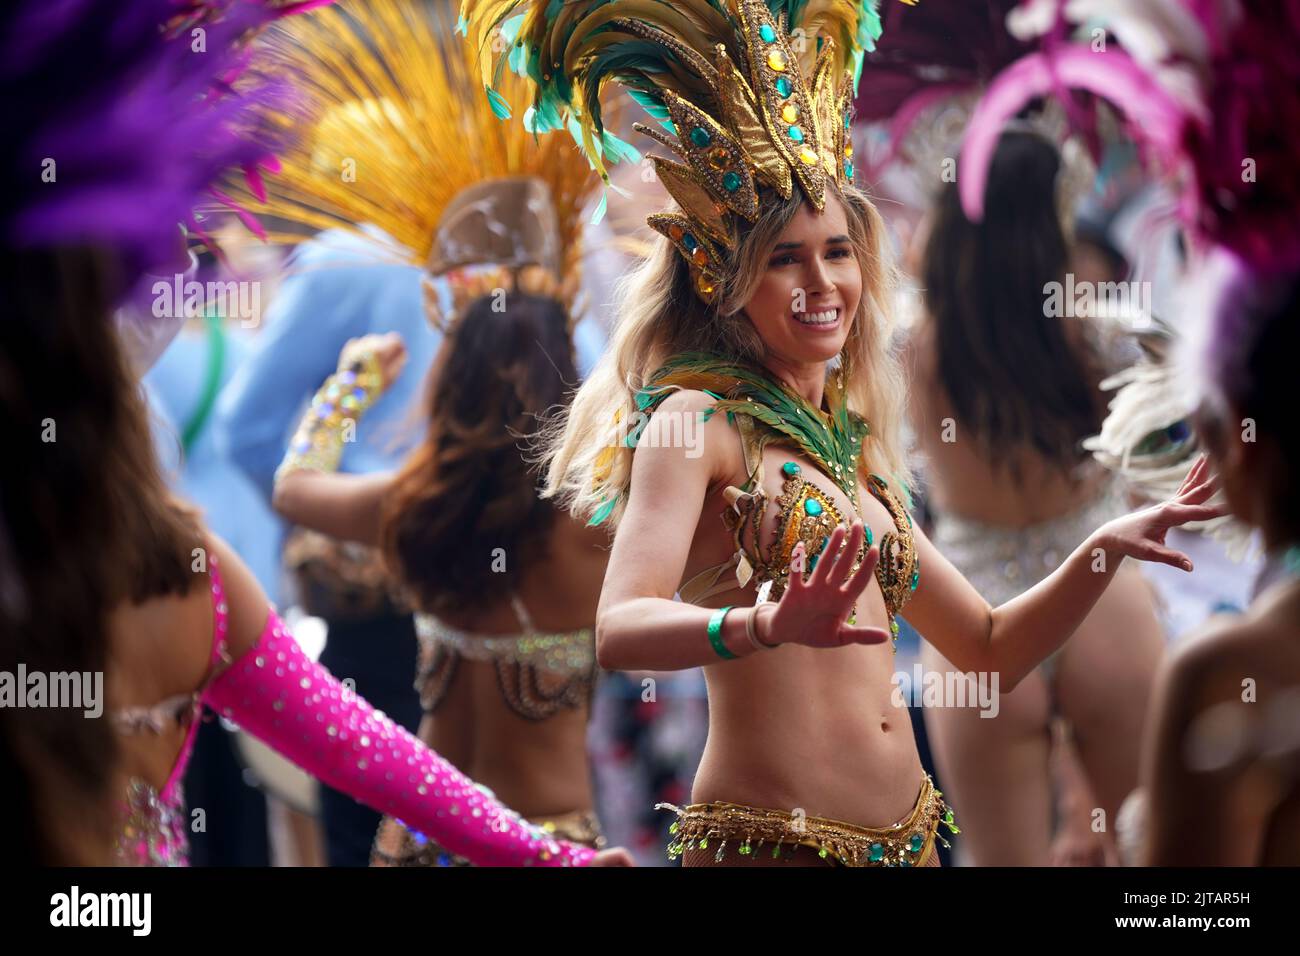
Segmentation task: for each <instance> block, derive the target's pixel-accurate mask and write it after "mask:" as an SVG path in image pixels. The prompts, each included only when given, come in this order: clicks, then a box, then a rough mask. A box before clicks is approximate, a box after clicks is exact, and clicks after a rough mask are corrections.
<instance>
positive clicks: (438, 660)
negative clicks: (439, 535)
mask: <svg viewBox="0 0 1300 956" xmlns="http://www.w3.org/2000/svg"><path fill="white" fill-rule="evenodd" d="M510 604H511V607H512V608H513V609H514V612H515V617H516V618H517V619H518V620H519V627H520V632H519V633H517V634H491V635H487V634H471V633H470V632H468V631H462V630H459V629H458V628H454V627H451V626H450V625H448V624H446V623H445V622H443V621H441V620H439V619H438V618H437V617H435V616H434V615H432V614H424V613H418V614H416V615H415V630H416V633H417V634H418V635H419V638H420V664H419V667H418V669H417V671H416V677H415V689H416V691H417V692H418V693H419V695H420V703H421V705H422V707H423V709H424V712H425V713H426V714H431V713H433V712H434V711H436V710H437V709H438V705H439V704H441V703H442V701H443V699H444V698H445V697H446V696H447V692H448V691H449V690H450V688H451V684H452V681H453V680H454V679H455V676H456V671H457V669H458V667H459V664H460V662H461V660H462V659H465V658H469V659H470V660H477V661H486V662H490V663H492V664H493V665H494V667H495V669H496V673H497V683H498V685H499V687H500V690H501V696H502V698H503V699H504V700H505V702H506V704H507V705H508V706H509V707H510V709H511V710H513V711H514V712H515V713H517V714H519V715H520V716H521V717H526V718H527V719H529V720H545V719H547V718H548V717H551V716H553V715H554V714H556V713H558V712H559V711H560V710H562V709H566V708H580V707H584V706H590V704H591V695H592V692H593V690H594V688H595V684H596V674H597V671H598V668H597V666H596V643H595V641H596V637H595V632H594V631H593V629H592V628H590V627H584V628H580V629H578V630H576V631H568V632H563V633H543V632H541V631H538V630H537V628H536V627H535V626H534V624H533V619H532V616H531V615H529V613H528V608H527V607H525V606H524V603H523V601H521V600H520V599H519V596H518V595H516V594H511V595H510Z"/></svg>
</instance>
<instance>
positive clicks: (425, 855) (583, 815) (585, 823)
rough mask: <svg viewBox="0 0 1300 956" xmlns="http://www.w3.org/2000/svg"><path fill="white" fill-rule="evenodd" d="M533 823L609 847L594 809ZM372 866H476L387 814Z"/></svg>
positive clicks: (568, 837)
mask: <svg viewBox="0 0 1300 956" xmlns="http://www.w3.org/2000/svg"><path fill="white" fill-rule="evenodd" d="M528 822H529V823H532V824H535V825H537V826H539V827H541V828H542V829H543V830H545V831H546V832H547V833H548V834H550V835H551V836H553V837H555V839H557V840H567V841H569V842H570V843H578V844H581V845H582V846H588V847H591V848H592V849H593V850H602V849H604V848H605V833H604V831H603V830H602V829H601V826H600V820H599V819H598V818H597V817H596V814H594V813H592V812H591V811H590V810H574V811H573V812H571V813H564V814H560V815H559V816H553V817H531V818H529V821H528ZM370 865H371V866H473V864H472V863H470V861H469V860H467V859H465V858H464V857H463V856H459V855H457V854H455V853H449V852H448V851H447V850H445V849H444V848H443V847H441V846H439V845H438V844H437V843H435V842H434V841H433V840H430V839H429V838H427V837H426V836H424V834H422V833H415V832H413V831H411V830H409V829H407V828H406V825H405V824H403V823H401V822H399V821H398V820H395V819H394V818H392V817H384V819H383V821H382V822H381V823H380V825H379V832H378V833H377V834H376V835H375V842H374V845H373V846H372V847H371V850H370Z"/></svg>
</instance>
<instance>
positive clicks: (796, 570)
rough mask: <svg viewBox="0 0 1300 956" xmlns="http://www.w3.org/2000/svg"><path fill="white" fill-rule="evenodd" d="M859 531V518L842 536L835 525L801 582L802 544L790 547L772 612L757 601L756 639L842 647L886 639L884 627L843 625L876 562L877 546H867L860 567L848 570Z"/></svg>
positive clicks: (861, 533)
mask: <svg viewBox="0 0 1300 956" xmlns="http://www.w3.org/2000/svg"><path fill="white" fill-rule="evenodd" d="M865 534H866V533H865V531H864V530H863V527H862V522H861V521H855V522H853V528H852V530H851V531H849V532H848V533H847V534H846V533H845V531H844V529H843V528H842V527H840V528H836V529H835V531H834V532H833V533H832V534H831V537H830V541H829V542H827V544H826V550H825V551H824V552H823V553H822V556H821V559H820V560H819V561H818V562H817V566H816V567H815V568H814V569H813V572H812V574H811V575H809V577H808V580H807V581H805V580H804V576H803V567H804V561H805V557H806V556H805V553H804V545H803V542H800V543H799V544H798V545H796V546H795V549H794V553H793V554H792V555H791V557H790V577H789V582H788V583H787V584H786V588H785V593H784V594H782V595H781V600H780V601H779V602H778V603H777V604H776V605H775V610H774V611H768V610H766V609H767V608H771V607H772V606H773V605H770V604H761V605H759V607H758V610H756V611H755V613H757V614H759V617H758V618H757V620H756V622H755V626H756V627H757V633H758V638H759V640H760V641H762V642H763V643H764V644H773V645H774V644H803V645H806V646H808V647H843V646H844V645H846V644H883V643H884V642H885V641H887V640H889V632H888V631H887V630H886V629H885V628H882V627H861V626H858V625H853V624H849V623H848V617H849V614H850V613H851V612H852V610H853V604H854V602H855V601H857V599H858V598H859V597H861V595H862V592H863V590H864V589H865V588H866V586H867V584H868V582H870V581H871V576H872V575H873V574H874V573H875V570H876V563H877V562H878V561H879V560H880V549H879V548H875V547H873V548H872V549H871V550H870V551H868V552H867V554H866V557H865V558H864V559H863V561H862V565H861V566H860V567H859V568H858V569H857V570H856V571H854V570H853V561H854V559H855V558H856V557H857V554H858V550H859V549H860V548H861V547H862V542H863V539H864V537H865ZM846 538H847V543H846V541H845V539H846Z"/></svg>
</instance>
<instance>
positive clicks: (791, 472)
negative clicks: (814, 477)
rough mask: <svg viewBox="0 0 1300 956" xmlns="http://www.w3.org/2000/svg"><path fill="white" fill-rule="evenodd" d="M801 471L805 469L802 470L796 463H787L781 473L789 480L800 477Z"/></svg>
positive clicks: (782, 467)
mask: <svg viewBox="0 0 1300 956" xmlns="http://www.w3.org/2000/svg"><path fill="white" fill-rule="evenodd" d="M801 471H803V469H802V468H800V467H799V463H798V462H795V461H787V462H786V463H785V464H784V465H782V466H781V473H782V474H783V475H785V476H786V477H787V478H793V477H795V476H796V475H798V474H799V473H800V472H801Z"/></svg>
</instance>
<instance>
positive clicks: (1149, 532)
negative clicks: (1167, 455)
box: [1102, 457, 1228, 571]
mask: <svg viewBox="0 0 1300 956" xmlns="http://www.w3.org/2000/svg"><path fill="white" fill-rule="evenodd" d="M1217 488H1218V479H1217V477H1216V476H1214V475H1211V474H1209V465H1208V464H1207V463H1206V459H1205V458H1204V457H1202V458H1200V459H1199V460H1198V461H1197V462H1196V464H1195V465H1193V466H1192V469H1191V471H1189V472H1188V473H1187V477H1186V478H1184V479H1183V483H1182V485H1181V487H1179V489H1178V493H1177V494H1176V495H1174V497H1172V498H1170V499H1169V500H1168V501H1165V502H1162V503H1160V504H1158V505H1153V506H1152V507H1150V508H1145V509H1143V510H1142V511H1135V512H1133V513H1132V514H1128V515H1124V516H1123V517H1121V518H1116V519H1115V520H1113V521H1109V522H1107V523H1106V524H1105V525H1104V526H1103V527H1102V531H1103V532H1104V534H1105V536H1106V540H1107V542H1108V549H1113V550H1115V551H1118V552H1119V553H1121V554H1124V555H1127V556H1128V557H1131V558H1137V559H1138V560H1140V561H1156V562H1159V563H1161V564H1170V565H1173V566H1174V567H1176V568H1182V569H1183V570H1184V571H1190V570H1192V561H1191V559H1190V558H1189V557H1187V555H1185V554H1183V553H1182V552H1181V551H1175V550H1174V549H1173V548H1169V547H1166V546H1165V534H1166V533H1167V532H1168V531H1169V529H1170V528H1176V527H1178V526H1179V525H1184V524H1187V523H1188V522H1190V521H1209V520H1211V519H1212V518H1219V517H1222V516H1223V515H1225V514H1227V513H1228V507H1227V505H1225V504H1206V502H1207V501H1208V500H1209V498H1210V496H1211V495H1213V494H1214V492H1215V491H1216V490H1217Z"/></svg>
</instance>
